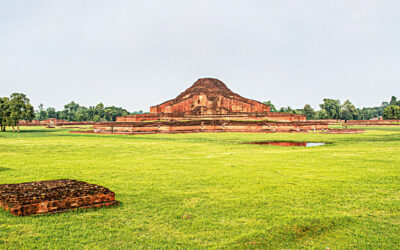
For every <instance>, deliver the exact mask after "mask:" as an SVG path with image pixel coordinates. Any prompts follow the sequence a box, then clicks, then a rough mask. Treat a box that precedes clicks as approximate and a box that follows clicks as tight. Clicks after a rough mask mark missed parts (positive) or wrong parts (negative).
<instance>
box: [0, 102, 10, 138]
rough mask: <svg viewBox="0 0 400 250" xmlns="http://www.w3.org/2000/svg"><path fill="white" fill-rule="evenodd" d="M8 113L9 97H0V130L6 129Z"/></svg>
mask: <svg viewBox="0 0 400 250" xmlns="http://www.w3.org/2000/svg"><path fill="white" fill-rule="evenodd" d="M10 113H11V110H10V99H9V98H8V97H0V131H6V126H7V125H8V119H9V116H10Z"/></svg>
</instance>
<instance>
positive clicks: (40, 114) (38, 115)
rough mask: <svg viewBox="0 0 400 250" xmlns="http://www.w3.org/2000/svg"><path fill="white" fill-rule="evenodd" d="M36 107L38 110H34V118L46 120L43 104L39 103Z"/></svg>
mask: <svg viewBox="0 0 400 250" xmlns="http://www.w3.org/2000/svg"><path fill="white" fill-rule="evenodd" d="M38 108H39V111H38V112H36V119H37V120H39V121H43V120H46V119H47V113H46V111H45V110H44V107H43V104H39V106H38Z"/></svg>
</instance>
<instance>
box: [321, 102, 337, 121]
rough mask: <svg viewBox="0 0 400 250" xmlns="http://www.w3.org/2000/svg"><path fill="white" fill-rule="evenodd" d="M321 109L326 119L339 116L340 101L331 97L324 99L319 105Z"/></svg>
mask: <svg viewBox="0 0 400 250" xmlns="http://www.w3.org/2000/svg"><path fill="white" fill-rule="evenodd" d="M319 106H320V108H321V110H324V111H325V112H326V114H327V116H328V119H339V118H340V101H339V100H333V99H327V98H326V99H324V103H323V104H320V105H319Z"/></svg>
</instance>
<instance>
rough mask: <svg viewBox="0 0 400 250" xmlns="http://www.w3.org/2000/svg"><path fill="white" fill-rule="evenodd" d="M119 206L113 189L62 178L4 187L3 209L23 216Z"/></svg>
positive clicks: (1, 187) (0, 203) (0, 198)
mask: <svg viewBox="0 0 400 250" xmlns="http://www.w3.org/2000/svg"><path fill="white" fill-rule="evenodd" d="M118 203H119V202H118V201H116V200H115V193H113V192H112V191H110V190H109V189H107V188H105V187H102V186H99V185H95V184H89V183H86V182H83V181H76V180H69V179H62V180H50V181H38V182H26V183H17V184H2V185H0V207H3V208H4V209H5V210H6V211H10V212H11V214H13V215H19V216H27V215H34V214H46V213H57V212H62V211H66V210H71V209H78V208H93V207H105V206H106V207H107V206H112V205H117V204H118Z"/></svg>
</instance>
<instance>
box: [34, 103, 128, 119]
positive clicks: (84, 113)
mask: <svg viewBox="0 0 400 250" xmlns="http://www.w3.org/2000/svg"><path fill="white" fill-rule="evenodd" d="M38 108H39V109H38V110H37V111H36V112H35V119H36V120H39V121H42V120H46V119H51V118H56V119H62V120H67V121H95V122H100V121H115V120H116V118H117V116H123V115H129V112H128V111H127V110H126V109H124V108H120V107H115V106H110V107H105V106H104V104H103V103H99V104H97V105H96V106H90V107H85V106H81V105H79V104H78V103H76V102H74V101H72V102H70V103H68V104H66V105H64V109H63V110H60V111H56V109H55V108H52V107H49V108H47V109H45V108H44V107H43V104H40V105H39V107H38Z"/></svg>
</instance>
